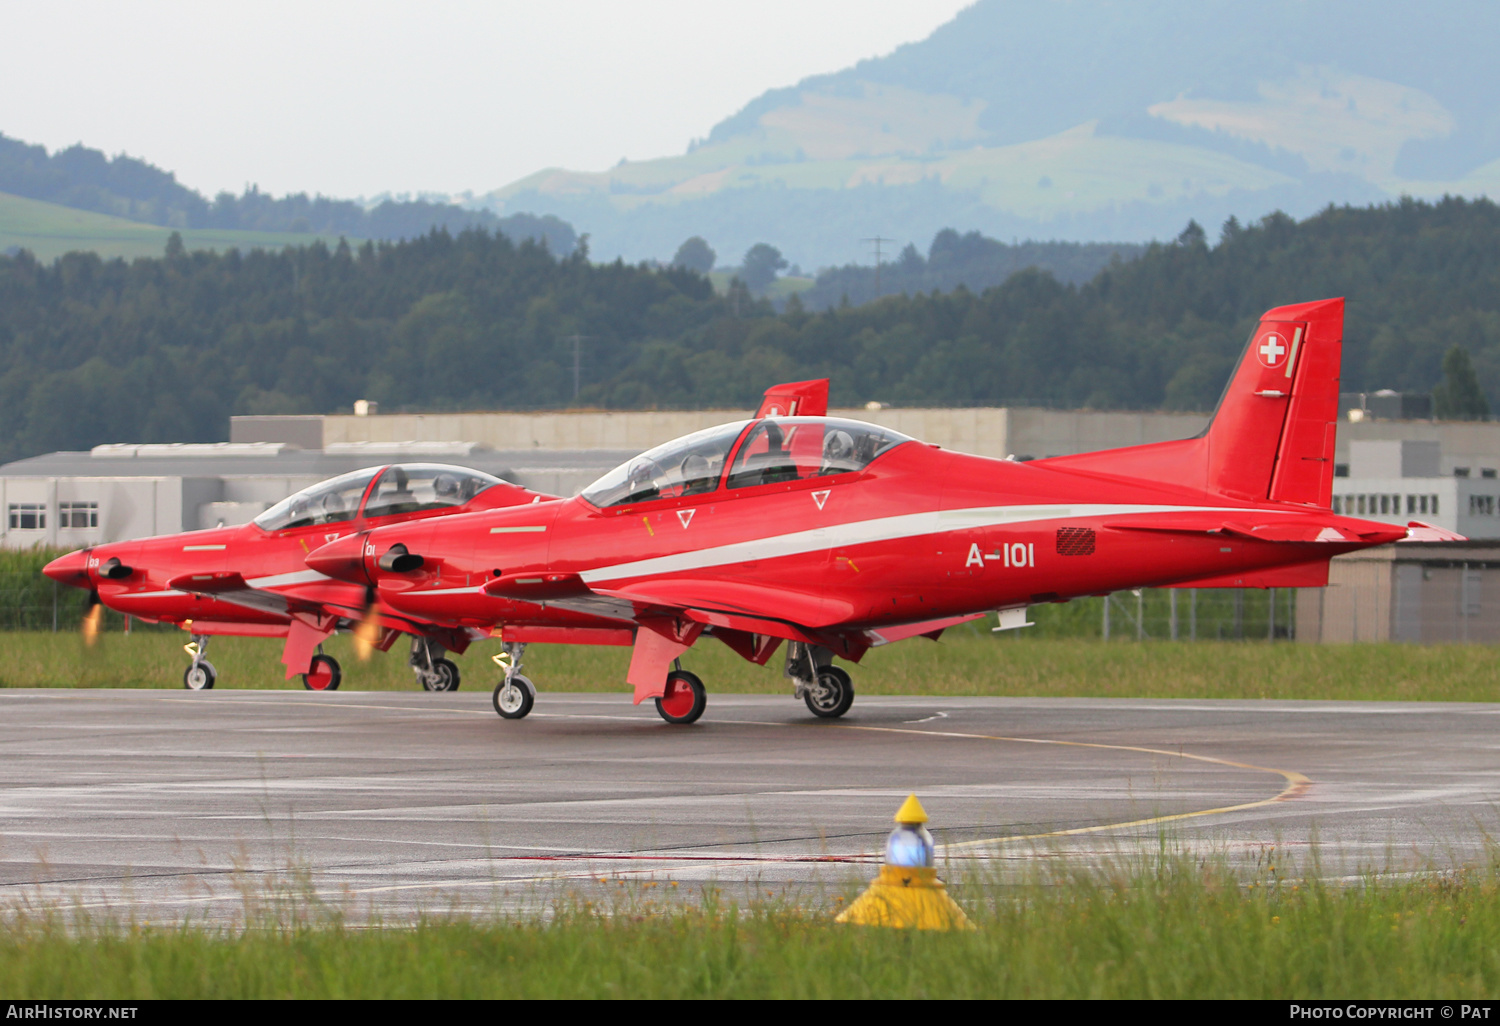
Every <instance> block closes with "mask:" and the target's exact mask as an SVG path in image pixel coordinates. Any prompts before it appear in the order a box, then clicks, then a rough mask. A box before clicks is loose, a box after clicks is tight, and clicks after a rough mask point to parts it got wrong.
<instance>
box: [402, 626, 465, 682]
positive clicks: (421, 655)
mask: <svg viewBox="0 0 1500 1026" xmlns="http://www.w3.org/2000/svg"><path fill="white" fill-rule="evenodd" d="M446 651H447V650H446V649H444V648H443V646H441V645H439V644H437V643H435V642H433V641H429V640H428V639H427V638H424V637H422V636H421V635H413V636H412V639H411V656H410V657H409V658H408V659H407V660H406V664H407V665H408V666H410V667H411V668H412V672H413V673H415V674H416V675H417V683H418V684H420V685H422V687H423V689H424V690H427V691H457V690H458V682H459V676H458V666H457V665H455V664H454V662H453V660H451V659H444V658H443V653H444V652H446Z"/></svg>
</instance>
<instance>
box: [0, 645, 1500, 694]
mask: <svg viewBox="0 0 1500 1026" xmlns="http://www.w3.org/2000/svg"><path fill="white" fill-rule="evenodd" d="M187 640H188V639H187V635H186V634H185V633H184V632H181V631H162V630H156V631H138V632H136V633H133V634H131V635H128V636H127V635H123V634H120V633H118V632H112V633H106V634H104V635H102V636H101V637H100V638H99V640H98V644H97V645H95V647H93V648H92V649H90V648H85V647H84V645H83V642H82V640H81V639H80V637H79V636H78V635H77V634H76V633H58V634H53V633H50V632H46V631H15V632H0V654H3V655H4V658H3V659H0V687H126V688H141V687H147V688H150V687H165V688H180V687H181V686H182V671H183V669H184V668H185V667H186V666H187V663H188V657H187V655H185V654H184V653H183V651H182V645H183V643H184V642H186V641H187ZM325 649H326V651H328V652H329V653H331V654H332V655H334V656H336V657H337V658H338V660H339V661H340V662H341V663H342V664H343V667H344V683H343V688H344V689H345V690H414V689H415V687H416V685H415V683H414V678H413V676H412V673H411V671H410V670H409V669H407V667H406V650H405V647H404V646H398V647H397V648H394V649H392V650H391V651H390V652H388V653H376V654H375V655H374V656H373V657H372V658H371V659H370V661H369V662H360V661H359V660H358V659H357V658H356V657H355V654H354V651H353V644H352V642H351V640H350V638H348V637H347V636H344V635H340V636H337V637H334V638H331V639H330V640H329V642H328V644H327V645H326V646H325ZM497 651H499V642H498V641H484V642H479V643H477V644H475V645H474V646H473V647H472V648H470V650H469V652H468V654H466V655H464V656H460V657H456V660H455V661H456V662H457V664H458V666H459V669H460V671H461V672H462V674H463V678H464V683H463V690H465V691H488V690H489V689H490V688H491V687H493V686H494V684H495V681H496V680H497V679H498V678H499V671H498V670H497V669H496V668H495V667H494V665H493V664H492V663H491V662H490V661H489V656H490V655H491V654H493V653H494V652H497ZM208 655H209V659H210V661H212V662H213V663H214V665H215V666H216V667H217V668H218V670H219V684H218V687H220V688H280V687H292V688H299V689H300V688H301V686H302V685H301V681H300V680H299V679H295V678H294V679H293V680H291V681H287V680H285V667H283V666H282V665H281V662H280V659H281V642H280V640H278V639H260V638H216V639H214V641H213V642H212V645H211V647H210V649H209V653H208ZM1496 655H1497V652H1496V649H1495V647H1494V646H1488V645H1397V644H1361V645H1303V644H1296V643H1290V642H1280V643H1276V644H1269V643H1266V642H1264V641H1242V642H1235V641H1222V642H1221V641H1200V642H1165V641H1163V642H1145V643H1139V644H1138V643H1135V642H1110V643H1108V644H1106V643H1104V642H1100V641H1096V640H1094V641H1091V640H1087V639H1031V638H1025V637H1022V638H1012V637H1003V636H1001V637H997V636H992V635H990V634H989V633H988V632H987V631H985V630H983V629H982V628H976V627H971V626H964V627H959V628H956V629H954V630H952V631H949V632H948V633H947V634H945V635H944V636H943V639H942V640H941V641H940V642H938V643H937V644H934V643H932V642H930V641H927V640H926V639H922V638H917V639H913V640H911V641H903V642H900V643H899V644H895V645H889V646H885V647H882V648H877V649H872V650H871V651H870V652H869V654H868V655H866V656H865V659H864V661H863V663H861V664H860V666H859V667H857V668H852V667H851V670H852V672H853V674H854V682H855V688H856V690H857V691H858V692H859V693H860V694H862V695H898V694H906V695H933V696H963V695H1013V696H1025V697H1057V698H1070V697H1090V698H1111V697H1117V698H1277V699H1286V698H1308V699H1322V700H1333V699H1380V700H1387V701H1395V700H1423V701H1462V702H1491V701H1497V700H1500V659H1497V658H1496ZM629 662H630V650H629V649H626V648H599V647H590V646H578V645H536V646H532V647H531V649H530V650H529V651H528V652H527V653H526V673H527V674H528V675H529V676H530V677H531V678H532V679H533V680H535V681H536V683H537V686H538V687H539V688H540V689H541V690H542V692H544V693H545V692H548V691H613V690H619V691H621V692H625V691H626V690H627V689H626V687H625V685H624V680H625V670H626V667H627V666H628V665H629ZM683 664H684V665H685V666H686V667H687V668H688V669H691V670H693V671H694V672H696V673H698V674H699V675H700V676H702V677H703V679H704V682H705V683H706V684H707V685H708V689H709V692H710V695H712V694H714V693H718V694H725V693H730V694H734V693H739V694H751V693H763V694H788V693H790V687H789V686H788V685H787V683H786V681H784V680H783V679H782V676H781V669H780V662H779V660H777V659H773V660H772V663H771V665H769V666H765V667H760V666H754V665H752V664H750V663H747V662H745V661H744V660H742V659H740V658H739V657H738V656H736V655H734V654H733V653H732V652H730V651H729V649H727V648H725V647H724V646H723V645H721V644H719V643H718V642H716V641H714V640H713V639H711V638H708V639H704V640H702V641H700V642H699V643H698V644H697V645H696V646H694V647H693V649H692V650H691V651H689V652H688V653H687V654H686V655H685V656H684V657H683ZM857 708H858V706H856V709H857Z"/></svg>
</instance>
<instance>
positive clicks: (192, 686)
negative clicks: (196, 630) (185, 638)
mask: <svg viewBox="0 0 1500 1026" xmlns="http://www.w3.org/2000/svg"><path fill="white" fill-rule="evenodd" d="M208 642H209V635H207V634H194V635H193V640H192V641H189V642H188V643H187V644H186V645H183V646H182V648H183V651H185V652H186V653H187V654H188V655H190V656H192V657H193V661H192V662H191V663H189V664H188V668H187V669H186V670H184V671H183V672H182V686H183V687H185V688H187V689H188V690H189V691H212V690H213V686H214V681H216V680H218V679H219V671H218V670H215V669H214V664H213V663H211V662H209V661H208V660H207V659H204V658H203V653H204V652H207V651H208Z"/></svg>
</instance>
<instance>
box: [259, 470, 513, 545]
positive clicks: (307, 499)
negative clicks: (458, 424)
mask: <svg viewBox="0 0 1500 1026" xmlns="http://www.w3.org/2000/svg"><path fill="white" fill-rule="evenodd" d="M377 475H378V476H379V478H380V480H379V481H377V482H376V484H375V487H374V488H370V482H371V481H373V480H375V478H376V477H377ZM499 483H500V479H499V478H497V477H491V476H490V475H489V474H484V473H480V472H479V471H477V470H470V469H468V468H467V467H450V466H446V465H444V464H441V463H401V464H397V465H396V466H392V467H369V468H367V469H365V470H356V471H354V472H353V473H351V474H343V475H340V476H339V477H335V478H330V479H329V480H327V481H320V482H319V483H317V484H315V485H313V486H312V487H311V488H304V489H302V491H300V492H297V493H295V494H293V495H289V496H287V497H286V498H285V499H282V500H281V501H280V502H278V503H277V504H276V505H274V506H272V507H271V508H270V509H268V510H266V511H265V512H264V513H262V514H261V515H260V516H258V517H256V518H255V526H257V527H259V528H260V529H261V530H262V531H284V530H286V529H287V528H291V527H312V526H315V525H318V524H336V523H343V522H345V521H349V520H353V519H354V518H355V516H357V515H358V514H359V512H360V500H362V499H364V498H365V492H366V491H369V493H370V496H369V499H368V500H366V501H365V505H364V516H366V517H387V516H394V515H396V514H398V513H416V512H420V511H422V510H432V509H447V508H450V507H453V506H462V505H464V504H465V503H467V502H468V501H469V500H471V499H473V498H474V496H476V495H478V494H479V493H480V492H482V491H484V490H485V489H486V488H489V487H490V486H492V485H497V484H499Z"/></svg>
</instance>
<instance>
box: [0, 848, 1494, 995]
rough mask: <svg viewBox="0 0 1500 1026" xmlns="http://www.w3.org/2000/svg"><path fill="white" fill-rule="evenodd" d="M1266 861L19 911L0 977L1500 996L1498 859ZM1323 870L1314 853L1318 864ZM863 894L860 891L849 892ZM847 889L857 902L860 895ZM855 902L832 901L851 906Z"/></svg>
mask: <svg viewBox="0 0 1500 1026" xmlns="http://www.w3.org/2000/svg"><path fill="white" fill-rule="evenodd" d="M1275 859H1276V856H1275V852H1274V850H1272V852H1271V854H1270V858H1269V859H1268V860H1267V861H1266V862H1265V863H1263V864H1262V865H1261V866H1260V868H1259V872H1258V873H1257V874H1256V875H1254V876H1253V877H1251V878H1248V879H1247V878H1246V877H1245V876H1243V875H1239V874H1235V873H1234V872H1232V871H1230V870H1229V869H1228V868H1226V867H1225V866H1224V865H1222V864H1220V863H1216V862H1215V861H1213V860H1208V861H1197V860H1193V859H1189V858H1185V857H1181V856H1176V855H1170V854H1164V855H1160V856H1157V857H1154V858H1148V859H1144V860H1140V861H1138V862H1137V863H1136V864H1135V865H1134V866H1125V867H1118V868H1113V869H1111V868H1105V869H1102V870H1097V869H1096V870H1087V871H1084V870H1070V869H1066V868H1063V869H1057V868H1045V867H1044V868H1040V869H1033V870H1028V871H1027V872H1028V875H1027V876H1026V877H1025V878H1024V879H1020V880H1019V881H1018V882H1017V881H1012V882H1008V883H1007V882H1001V881H999V880H986V881H979V882H976V883H972V884H968V885H964V886H960V887H957V888H955V889H954V894H955V897H956V898H957V899H958V900H959V901H960V903H961V904H963V905H965V906H966V909H967V911H968V912H969V914H970V916H971V918H972V919H973V920H974V922H975V923H976V925H977V927H978V929H977V930H975V931H974V932H972V933H952V934H940V933H936V934H935V933H907V932H902V931H892V930H879V929H866V928H858V927H843V926H838V925H836V924H834V923H833V922H832V921H831V914H830V909H828V908H822V907H819V908H809V907H801V906H798V905H796V904H793V903H789V902H787V901H775V900H771V901H766V902H764V903H758V904H750V905H748V906H743V907H736V906H733V905H726V904H724V903H723V902H722V900H721V899H720V897H719V895H718V893H717V892H716V891H715V890H714V889H713V888H712V887H706V888H705V889H704V890H703V892H702V894H701V901H699V902H695V903H690V904H687V905H682V904H671V903H665V904H652V903H651V902H650V901H642V900H640V896H639V895H638V894H637V895H633V896H628V897H626V898H623V899H617V900H616V901H615V902H614V903H613V905H607V906H605V907H600V906H599V905H598V904H597V903H594V904H591V903H587V902H584V901H581V900H576V899H569V898H567V897H566V896H563V897H560V898H558V899H557V900H556V902H555V904H554V905H553V907H552V908H551V909H550V910H549V912H548V913H547V914H545V915H533V916H529V917H523V918H519V919H509V920H501V919H493V918H490V919H486V918H471V917H465V918H459V917H429V918H427V919H424V920H422V921H420V922H419V923H417V924H416V925H415V926H412V927H408V928H402V929H389V928H388V929H384V930H374V929H355V928H351V927H350V926H349V925H347V924H346V923H345V922H344V921H343V920H342V919H341V918H340V916H339V915H338V914H337V913H336V912H330V913H326V914H325V915H324V916H323V918H321V920H319V919H317V917H313V918H312V919H309V918H308V917H306V916H303V917H300V918H299V917H291V918H288V917H286V916H285V915H282V916H281V917H279V918H274V917H273V918H264V917H263V918H262V919H261V920H259V921H257V922H254V923H252V924H251V925H250V926H249V927H248V928H242V929H241V928H236V929H227V928H226V929H213V928H206V927H197V926H179V927H172V928H160V927H148V928H141V927H136V926H132V925H130V924H128V923H120V922H98V921H81V920H69V919H68V918H67V917H64V916H57V915H53V916H41V917H39V916H35V915H27V914H24V913H17V914H12V915H11V916H10V917H8V918H7V919H5V920H4V921H3V923H0V993H4V994H6V995H7V996H8V997H10V998H12V999H46V998H51V999H90V998H110V999H116V1000H134V999H152V998H365V999H372V998H437V997H443V998H493V997H592V998H614V997H633V998H686V997H697V998H726V997H727V998H733V997H757V998H767V997H771V998H810V997H862V998H931V997H945V998H964V997H969V998H1168V999H1172V998H1252V999H1255V998H1259V999H1282V1000H1286V999H1328V998H1338V999H1343V1000H1355V999H1375V998H1382V999H1402V998H1405V999H1434V998H1440V999H1449V1000H1452V999H1459V1000H1462V999H1493V998H1495V997H1496V996H1497V995H1500V874H1497V871H1496V868H1495V867H1494V866H1493V865H1491V866H1489V867H1479V868H1475V869H1471V870H1465V871H1459V872H1453V873H1432V874H1427V875H1421V876H1416V877H1411V876H1406V877H1390V878H1382V877H1380V876H1378V875H1371V876H1369V877H1367V878H1364V879H1360V880H1358V881H1356V882H1355V883H1353V884H1352V885H1347V884H1339V883H1330V882H1325V881H1323V880H1321V879H1319V878H1318V876H1317V875H1316V873H1311V874H1308V875H1307V876H1306V877H1298V876H1297V875H1295V874H1292V875H1288V872H1287V870H1288V867H1285V866H1278V865H1276V864H1275ZM1307 868H1312V869H1315V868H1316V867H1307ZM850 893H851V894H852V893H853V892H852V890H851V892H850ZM844 900H847V898H845V899H844ZM838 903H839V902H838V901H835V902H831V903H830V904H833V905H836V904H838Z"/></svg>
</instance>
